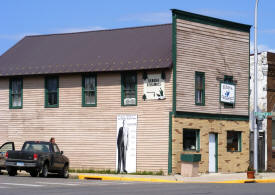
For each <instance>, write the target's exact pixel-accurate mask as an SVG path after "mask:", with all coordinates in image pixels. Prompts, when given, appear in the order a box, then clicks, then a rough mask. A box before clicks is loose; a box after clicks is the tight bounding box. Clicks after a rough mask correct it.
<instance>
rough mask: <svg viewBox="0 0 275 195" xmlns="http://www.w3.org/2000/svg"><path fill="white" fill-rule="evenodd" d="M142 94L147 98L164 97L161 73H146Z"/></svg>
mask: <svg viewBox="0 0 275 195" xmlns="http://www.w3.org/2000/svg"><path fill="white" fill-rule="evenodd" d="M144 94H145V95H146V99H148V100H156V99H165V80H164V79H162V78H161V74H148V75H147V79H145V80H144Z"/></svg>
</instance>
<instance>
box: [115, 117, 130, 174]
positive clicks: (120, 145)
mask: <svg viewBox="0 0 275 195" xmlns="http://www.w3.org/2000/svg"><path fill="white" fill-rule="evenodd" d="M128 133H129V132H128V128H127V127H126V125H125V120H123V125H122V127H120V128H119V130H118V135H117V150H118V163H117V164H118V167H117V172H118V173H120V172H121V168H122V170H123V172H124V173H127V170H126V154H127V150H128Z"/></svg>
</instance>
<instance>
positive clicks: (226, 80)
mask: <svg viewBox="0 0 275 195" xmlns="http://www.w3.org/2000/svg"><path fill="white" fill-rule="evenodd" d="M228 80H229V81H228ZM223 83H227V84H234V82H233V76H229V75H224V78H223ZM235 93H236V88H235ZM235 104H236V97H235V103H234V104H229V103H223V107H224V108H235Z"/></svg>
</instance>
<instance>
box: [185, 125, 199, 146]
mask: <svg viewBox="0 0 275 195" xmlns="http://www.w3.org/2000/svg"><path fill="white" fill-rule="evenodd" d="M183 150H199V130H193V129H183Z"/></svg>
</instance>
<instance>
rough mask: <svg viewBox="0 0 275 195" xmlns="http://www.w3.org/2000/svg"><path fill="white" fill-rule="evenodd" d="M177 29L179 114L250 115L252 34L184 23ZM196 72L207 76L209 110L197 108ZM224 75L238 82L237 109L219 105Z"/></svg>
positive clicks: (179, 22) (206, 89)
mask: <svg viewBox="0 0 275 195" xmlns="http://www.w3.org/2000/svg"><path fill="white" fill-rule="evenodd" d="M176 25H177V26H176V29H177V30H176V33H177V37H176V38H177V45H176V46H177V75H176V79H177V92H176V101H177V102H176V109H177V111H187V112H203V113H212V114H234V115H248V87H249V86H248V80H249V33H246V32H239V31H234V30H228V29H225V28H220V27H214V26H210V25H206V24H200V23H195V22H190V21H185V20H182V19H177V21H176ZM195 71H200V72H205V106H196V105H195ZM224 75H231V76H233V77H234V80H236V81H237V84H236V105H235V108H233V109H232V108H226V109H224V106H223V104H221V103H220V101H219V97H220V96H219V92H220V81H219V80H218V79H217V78H218V77H220V78H222V79H223V76H224Z"/></svg>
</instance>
